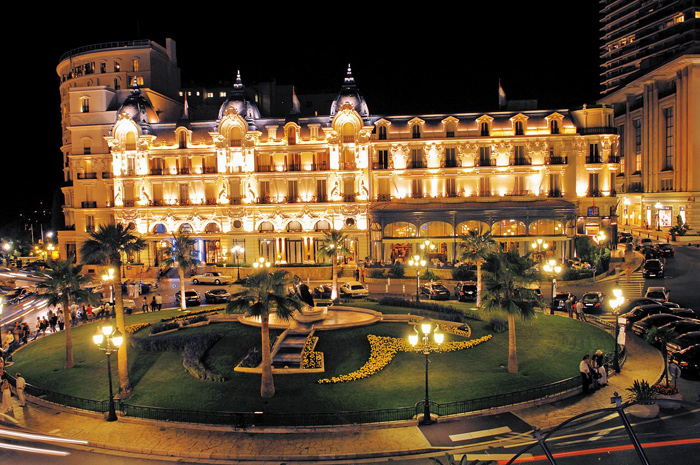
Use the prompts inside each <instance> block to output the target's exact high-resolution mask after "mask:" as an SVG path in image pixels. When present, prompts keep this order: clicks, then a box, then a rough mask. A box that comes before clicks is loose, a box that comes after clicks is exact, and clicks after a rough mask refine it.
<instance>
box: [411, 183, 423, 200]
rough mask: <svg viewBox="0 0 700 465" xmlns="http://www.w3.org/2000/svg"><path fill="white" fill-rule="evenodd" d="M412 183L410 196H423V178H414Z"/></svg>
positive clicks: (416, 197)
mask: <svg viewBox="0 0 700 465" xmlns="http://www.w3.org/2000/svg"><path fill="white" fill-rule="evenodd" d="M412 184H413V186H412V197H413V198H414V199H420V198H422V197H423V180H422V179H414V180H413V183H412Z"/></svg>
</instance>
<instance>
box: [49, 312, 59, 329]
mask: <svg viewBox="0 0 700 465" xmlns="http://www.w3.org/2000/svg"><path fill="white" fill-rule="evenodd" d="M60 311H61V310H56V311H55V312H54V313H53V314H52V315H51V319H50V320H49V325H50V326H51V332H52V333H55V332H56V326H58V312H60Z"/></svg>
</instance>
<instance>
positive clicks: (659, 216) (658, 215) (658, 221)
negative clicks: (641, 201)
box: [654, 202, 662, 231]
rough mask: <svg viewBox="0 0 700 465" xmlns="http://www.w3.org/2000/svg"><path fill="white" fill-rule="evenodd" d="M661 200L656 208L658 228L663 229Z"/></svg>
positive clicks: (656, 204)
mask: <svg viewBox="0 0 700 465" xmlns="http://www.w3.org/2000/svg"><path fill="white" fill-rule="evenodd" d="M661 207H662V205H661V202H656V203H655V204H654V208H656V230H657V231H661Z"/></svg>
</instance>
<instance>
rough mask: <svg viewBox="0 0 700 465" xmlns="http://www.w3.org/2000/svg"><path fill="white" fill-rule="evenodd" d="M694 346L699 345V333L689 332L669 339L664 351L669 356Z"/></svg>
mask: <svg viewBox="0 0 700 465" xmlns="http://www.w3.org/2000/svg"><path fill="white" fill-rule="evenodd" d="M695 344H700V331H690V332H687V333H685V334H681V335H680V336H676V337H673V338H671V340H669V341H668V344H666V350H668V353H669V354H675V353H676V352H680V351H681V350H683V349H685V348H687V347H690V346H692V345H695Z"/></svg>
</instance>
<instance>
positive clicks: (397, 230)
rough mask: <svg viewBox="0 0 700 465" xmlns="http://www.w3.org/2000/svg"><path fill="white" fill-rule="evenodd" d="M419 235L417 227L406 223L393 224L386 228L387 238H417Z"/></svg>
mask: <svg viewBox="0 0 700 465" xmlns="http://www.w3.org/2000/svg"><path fill="white" fill-rule="evenodd" d="M417 233H418V231H417V229H416V226H415V225H414V224H411V223H407V222H405V221H399V222H397V223H391V224H388V225H387V226H386V227H385V228H384V236H386V237H416V235H417Z"/></svg>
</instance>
